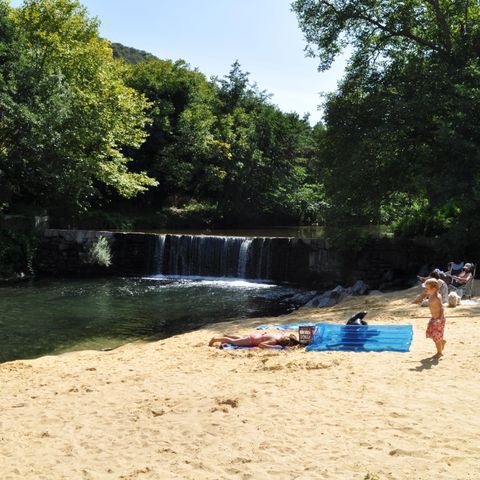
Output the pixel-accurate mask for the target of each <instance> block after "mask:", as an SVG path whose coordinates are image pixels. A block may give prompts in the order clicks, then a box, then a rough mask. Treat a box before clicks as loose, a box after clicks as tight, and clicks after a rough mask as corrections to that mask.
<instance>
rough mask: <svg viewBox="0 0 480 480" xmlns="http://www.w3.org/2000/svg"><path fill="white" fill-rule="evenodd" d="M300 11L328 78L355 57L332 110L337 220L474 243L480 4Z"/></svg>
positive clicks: (312, 6) (330, 151) (329, 164)
mask: <svg viewBox="0 0 480 480" xmlns="http://www.w3.org/2000/svg"><path fill="white" fill-rule="evenodd" d="M293 9H294V10H295V12H296V13H297V15H298V18H299V21H300V26H301V28H302V30H303V32H304V33H305V36H306V39H307V41H308V42H309V52H310V54H311V55H316V56H318V57H319V59H320V68H321V69H326V68H328V67H329V66H330V65H331V63H332V61H333V60H334V58H335V56H336V55H337V54H338V53H339V52H341V51H342V49H343V48H345V47H346V46H347V45H349V46H350V48H351V49H352V56H351V59H350V62H349V66H348V70H347V73H346V76H345V78H344V79H343V81H342V82H341V85H340V87H339V89H338V91H337V92H335V93H333V94H331V95H330V96H329V97H328V98H327V101H326V105H325V107H326V114H325V121H326V127H327V129H326V136H325V138H324V139H323V144H322V148H321V152H322V158H323V161H322V165H321V169H322V171H323V176H322V178H324V179H325V189H326V194H327V197H328V199H329V202H330V204H331V205H332V209H331V215H330V220H333V219H337V220H340V221H342V222H351V223H367V222H373V223H377V222H383V223H389V224H392V225H394V226H396V228H397V232H399V233H403V234H407V235H413V234H419V233H424V234H428V235H432V234H438V233H441V232H445V231H450V233H451V235H452V236H454V237H455V240H456V241H461V238H462V237H463V239H464V240H465V241H470V242H471V241H472V240H471V237H470V238H469V235H473V234H474V231H476V232H478V231H479V226H480V225H479V222H478V220H477V215H476V209H477V208H478V205H479V200H480V197H479V189H478V186H479V181H480V176H479V173H480V171H479V168H478V166H479V161H480V149H479V147H480V135H479V134H480V131H479V126H480V122H479V115H480V93H479V92H480V90H479V86H480V59H479V53H480V7H479V5H478V2H471V1H458V2H452V1H442V0H409V1H408V2H395V1H392V0H361V1H347V0H329V1H322V0H319V1H317V0H315V1H313V0H297V1H295V2H294V3H293Z"/></svg>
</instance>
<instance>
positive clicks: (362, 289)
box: [350, 280, 368, 295]
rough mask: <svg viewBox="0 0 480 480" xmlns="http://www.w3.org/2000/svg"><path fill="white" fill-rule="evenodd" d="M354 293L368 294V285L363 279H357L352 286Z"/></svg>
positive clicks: (351, 289) (351, 290) (352, 292)
mask: <svg viewBox="0 0 480 480" xmlns="http://www.w3.org/2000/svg"><path fill="white" fill-rule="evenodd" d="M350 292H351V294H352V295H366V294H367V292H368V285H367V284H366V283H365V282H364V281H363V280H357V281H356V282H355V283H354V284H353V286H352V287H351V288H350Z"/></svg>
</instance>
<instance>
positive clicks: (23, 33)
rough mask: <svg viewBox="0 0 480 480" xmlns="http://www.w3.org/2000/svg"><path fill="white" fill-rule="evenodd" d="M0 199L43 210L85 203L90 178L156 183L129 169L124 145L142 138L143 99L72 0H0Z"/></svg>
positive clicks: (133, 187) (130, 185)
mask: <svg viewBox="0 0 480 480" xmlns="http://www.w3.org/2000/svg"><path fill="white" fill-rule="evenodd" d="M1 2H2V3H1V4H0V5H1V9H2V11H3V15H2V22H3V25H2V31H1V32H0V35H1V37H0V42H1V43H2V45H3V46H2V48H1V52H2V54H3V55H4V59H3V61H2V64H1V65H0V78H1V79H2V84H1V85H0V89H1V90H0V99H1V100H0V101H1V112H2V115H1V123H0V139H1V151H0V175H1V176H0V182H1V188H0V190H1V191H2V201H3V202H4V203H7V204H8V206H11V205H12V204H13V205H14V204H15V203H25V204H29V205H34V206H35V207H36V208H46V209H48V210H50V211H52V210H53V211H54V210H56V209H57V208H58V207H59V206H60V207H61V209H63V210H67V211H68V210H70V211H71V210H79V209H81V208H84V207H85V206H87V205H88V203H89V201H90V200H91V197H92V195H93V194H94V193H95V188H96V184H97V183H103V184H106V185H110V186H111V187H113V188H115V189H116V190H117V191H118V192H119V193H120V194H121V195H124V196H132V195H134V194H135V193H137V192H139V191H142V190H144V189H145V188H146V187H147V186H148V185H155V181H154V180H152V179H150V178H148V177H147V176H146V175H144V174H142V173H131V172H129V171H128V169H127V166H126V164H127V161H128V158H126V157H125V156H124V154H123V148H124V147H125V146H132V147H135V146H138V145H140V143H141V142H142V141H143V140H144V138H145V133H144V126H145V124H146V122H147V117H146V115H145V110H146V108H147V106H148V103H147V101H146V99H145V98H144V97H143V96H141V95H140V94H138V93H137V92H136V91H134V90H133V89H131V88H129V87H127V86H126V85H125V83H124V81H123V76H124V67H123V66H122V65H121V64H119V63H118V62H115V61H114V60H113V58H112V51H111V49H110V47H109V44H108V42H107V41H105V40H102V39H100V38H99V36H98V24H97V21H96V20H92V19H90V18H88V16H87V13H86V11H85V9H84V8H83V7H81V6H80V4H79V3H77V2H76V1H72V0H42V1H34V0H28V1H26V2H25V3H24V5H23V6H22V7H21V8H19V9H9V8H8V7H7V5H6V4H5V2H4V1H3V0H1Z"/></svg>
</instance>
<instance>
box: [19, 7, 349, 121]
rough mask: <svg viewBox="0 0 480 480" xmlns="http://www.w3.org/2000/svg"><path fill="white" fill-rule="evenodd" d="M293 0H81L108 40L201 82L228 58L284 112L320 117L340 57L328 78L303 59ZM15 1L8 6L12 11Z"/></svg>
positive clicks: (226, 66) (338, 73)
mask: <svg viewBox="0 0 480 480" xmlns="http://www.w3.org/2000/svg"><path fill="white" fill-rule="evenodd" d="M291 1H292V0H81V3H82V4H83V5H85V6H86V7H87V9H88V11H89V13H90V15H91V16H96V17H98V18H99V19H100V21H101V27H100V34H101V35H102V36H103V37H105V38H108V39H109V40H110V41H112V42H119V43H122V44H124V45H126V46H129V47H135V48H138V49H140V50H145V51H147V52H150V53H152V54H154V55H155V56H157V57H159V58H162V59H172V60H178V59H183V60H185V61H186V62H187V63H188V64H189V65H190V66H191V67H192V68H198V70H199V71H200V72H202V73H204V74H205V75H206V76H207V77H211V76H217V77H223V76H225V75H226V74H228V72H229V70H230V67H231V65H232V63H233V62H234V61H235V60H238V61H239V62H240V65H241V68H242V70H243V71H246V72H249V73H250V80H251V81H252V82H254V83H257V85H258V87H259V89H260V90H266V91H267V92H268V93H270V94H273V97H272V99H271V101H272V102H273V103H274V104H276V105H278V106H279V107H280V108H281V109H282V110H283V111H285V112H292V111H295V112H297V113H299V114H300V115H304V114H305V113H309V114H310V122H311V123H312V124H315V123H316V122H318V121H319V120H320V119H321V109H320V110H319V105H320V104H321V102H322V99H321V93H322V92H330V91H333V90H335V88H336V85H337V82H338V81H339V80H340V78H341V77H342V76H343V72H344V66H345V57H342V58H340V59H339V60H338V61H337V62H336V63H335V64H334V65H333V67H332V68H331V69H330V70H329V71H327V72H318V70H317V66H318V60H317V59H312V58H307V57H306V56H305V52H304V48H305V46H306V43H305V41H304V39H303V34H302V32H301V30H300V28H299V27H298V22H297V19H296V16H295V14H294V13H293V12H291V10H290V4H291ZM21 3H22V1H21V0H12V1H11V4H12V5H13V6H19V5H20V4H21Z"/></svg>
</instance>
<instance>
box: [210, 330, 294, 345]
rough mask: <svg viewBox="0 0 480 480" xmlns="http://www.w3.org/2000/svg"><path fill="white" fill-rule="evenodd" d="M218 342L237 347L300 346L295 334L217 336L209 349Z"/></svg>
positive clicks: (211, 341) (212, 340)
mask: <svg viewBox="0 0 480 480" xmlns="http://www.w3.org/2000/svg"><path fill="white" fill-rule="evenodd" d="M216 342H219V343H220V345H221V344H222V343H228V344H230V345H235V346H237V347H259V348H276V347H278V346H282V347H286V346H294V345H298V343H299V342H298V340H297V337H296V336H295V335H293V334H291V335H288V336H287V335H284V334H281V333H267V332H263V333H252V334H250V335H231V334H228V333H225V334H224V335H217V336H215V337H213V338H212V339H211V340H210V342H209V343H208V346H209V347H213V346H214V345H215V343H216Z"/></svg>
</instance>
